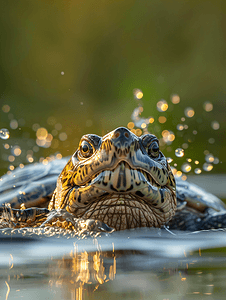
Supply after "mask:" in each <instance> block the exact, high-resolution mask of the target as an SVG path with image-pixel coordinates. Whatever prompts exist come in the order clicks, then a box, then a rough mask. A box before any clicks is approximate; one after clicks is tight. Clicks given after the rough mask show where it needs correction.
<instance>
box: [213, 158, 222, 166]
mask: <svg viewBox="0 0 226 300" xmlns="http://www.w3.org/2000/svg"><path fill="white" fill-rule="evenodd" d="M219 161H220V160H219V158H218V157H214V161H213V163H214V164H215V165H217V164H219Z"/></svg>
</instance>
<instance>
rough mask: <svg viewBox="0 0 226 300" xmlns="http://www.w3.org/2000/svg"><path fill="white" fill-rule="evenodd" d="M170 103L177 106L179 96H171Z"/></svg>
mask: <svg viewBox="0 0 226 300" xmlns="http://www.w3.org/2000/svg"><path fill="white" fill-rule="evenodd" d="M171 101H172V103H173V104H178V103H179V102H180V96H179V95H176V94H174V95H172V96H171Z"/></svg>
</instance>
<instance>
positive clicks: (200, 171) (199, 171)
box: [194, 168, 202, 174]
mask: <svg viewBox="0 0 226 300" xmlns="http://www.w3.org/2000/svg"><path fill="white" fill-rule="evenodd" d="M194 172H195V174H200V173H202V170H201V169H200V168H196V169H195V170H194Z"/></svg>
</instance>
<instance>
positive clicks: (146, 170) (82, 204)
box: [48, 127, 177, 230]
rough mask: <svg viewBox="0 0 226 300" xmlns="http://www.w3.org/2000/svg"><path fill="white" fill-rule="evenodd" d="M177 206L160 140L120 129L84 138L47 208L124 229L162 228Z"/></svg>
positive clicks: (171, 179) (60, 177)
mask: <svg viewBox="0 0 226 300" xmlns="http://www.w3.org/2000/svg"><path fill="white" fill-rule="evenodd" d="M176 206H177V202H176V185H175V180H174V176H173V174H172V171H171V169H170V167H169V165H168V163H167V160H166V158H165V156H164V155H163V154H162V153H161V151H159V142H158V139H157V138H156V137H155V136H154V135H152V134H146V135H143V136H141V137H138V136H136V135H135V134H133V133H132V132H131V131H129V130H128V129H127V128H124V127H119V128H117V129H115V130H113V131H112V132H110V133H108V134H107V135H105V136H104V137H99V136H97V135H94V134H87V135H85V136H83V137H82V139H81V141H80V144H79V147H78V149H77V151H76V152H75V153H74V154H73V156H72V157H71V158H70V160H69V161H68V163H67V164H66V166H65V167H64V169H63V171H62V172H61V174H60V176H59V177H58V180H57V187H56V189H55V191H54V194H53V197H52V200H51V201H50V204H49V207H48V208H49V209H50V210H51V209H66V210H67V211H68V212H70V213H73V214H74V215H75V216H76V217H82V218H93V219H97V220H100V221H102V222H104V223H106V224H107V225H108V226H111V227H113V228H115V229H116V230H123V229H129V228H134V227H152V226H154V227H161V226H162V225H164V224H165V223H166V222H168V221H169V220H171V218H172V217H173V216H174V214H175V210H176Z"/></svg>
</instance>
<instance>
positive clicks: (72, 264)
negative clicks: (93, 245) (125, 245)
mask: <svg viewBox="0 0 226 300" xmlns="http://www.w3.org/2000/svg"><path fill="white" fill-rule="evenodd" d="M49 275H50V277H51V278H52V279H51V280H50V281H49V285H50V286H51V287H52V288H54V287H57V288H60V289H63V291H64V292H65V291H67V292H68V293H69V294H71V299H79V300H81V299H83V293H84V291H86V293H88V294H90V293H93V292H95V291H96V290H97V289H98V288H99V286H100V285H102V284H104V283H106V282H108V281H109V280H114V279H115V275H116V255H115V252H114V245H113V251H108V252H102V251H96V252H87V251H84V252H80V253H79V252H78V248H77V246H76V245H75V247H74V251H71V253H70V255H68V256H65V257H63V258H62V259H59V260H57V263H54V264H51V265H50V266H49Z"/></svg>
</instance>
